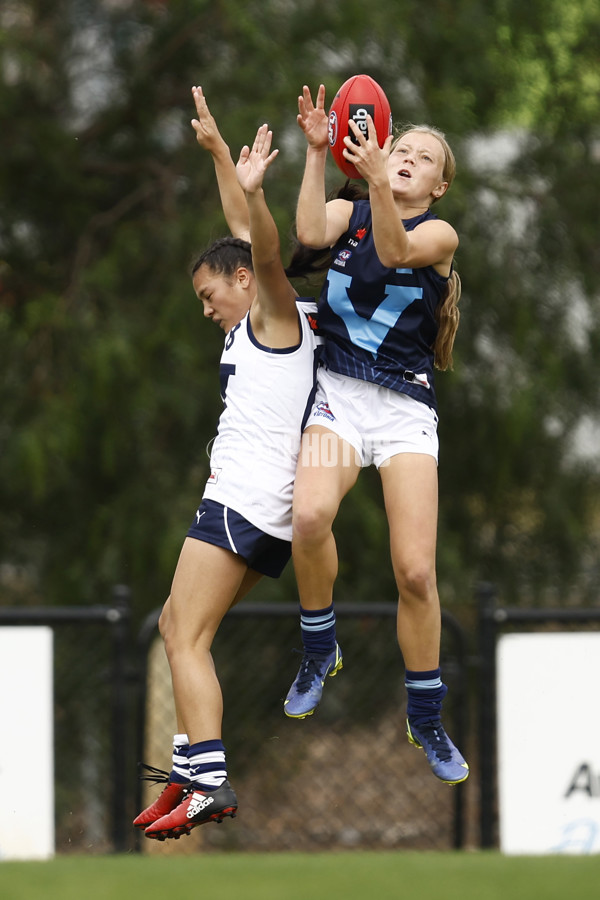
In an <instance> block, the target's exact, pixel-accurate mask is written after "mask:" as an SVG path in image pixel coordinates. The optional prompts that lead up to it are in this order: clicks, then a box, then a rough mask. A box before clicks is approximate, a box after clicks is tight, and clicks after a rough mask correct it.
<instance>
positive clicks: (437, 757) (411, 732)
mask: <svg viewBox="0 0 600 900" xmlns="http://www.w3.org/2000/svg"><path fill="white" fill-rule="evenodd" d="M406 733H407V735H408V740H409V741H410V743H411V744H414V746H415V747H420V748H421V749H423V750H424V751H425V755H426V756H427V762H428V763H429V765H430V766H431V769H432V771H433V774H434V775H436V776H437V777H438V778H439V779H440V781H445V782H446V784H460V782H461V781H465V780H466V779H467V778H468V777H469V766H468V765H467V763H466V762H465V761H464V759H463V757H462V756H461V754H460V753H459V751H458V750H457V749H456V747H455V746H454V744H453V743H452V741H451V740H450V738H449V737H448V735H447V734H446V732H445V731H444V727H443V725H442V723H441V720H440V719H439V718H435V719H431V720H430V721H428V722H427V721H426V722H421V723H420V724H419V725H414V724H411V722H410V721H409V720H408V719H407V720H406Z"/></svg>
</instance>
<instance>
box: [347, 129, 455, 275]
mask: <svg viewBox="0 0 600 900" xmlns="http://www.w3.org/2000/svg"><path fill="white" fill-rule="evenodd" d="M350 127H351V129H352V131H353V133H354V135H355V139H356V140H355V142H352V141H351V139H350V138H346V139H345V144H346V149H345V150H344V156H345V157H346V158H347V159H348V160H350V161H351V162H352V163H353V165H354V166H356V168H357V169H358V171H359V172H360V174H361V175H362V177H363V178H364V179H365V181H366V182H367V183H368V185H369V201H370V203H371V214H372V221H373V241H374V243H375V249H376V251H377V256H378V257H379V260H380V261H381V263H382V264H383V265H384V266H389V268H392V269H393V268H398V267H401V266H403V267H411V268H412V267H414V268H422V267H425V266H435V267H437V268H438V269H439V270H440V271H442V273H443V274H445V275H446V274H448V273H449V271H450V266H451V263H452V257H453V254H454V251H455V250H456V247H457V245H458V236H457V234H456V231H455V230H454V228H452V226H451V225H449V224H448V222H444V221H443V220H441V219H437V220H434V221H428V222H423V223H422V224H421V225H418V226H417V227H416V228H414V229H413V230H412V231H409V232H407V231H406V229H405V228H404V224H403V222H402V213H401V210H400V208H399V206H398V204H397V203H396V202H395V199H394V194H393V192H392V188H391V185H390V180H389V175H388V171H387V162H388V159H389V157H390V148H391V144H392V141H393V138H392V136H391V135H390V136H389V137H388V138H387V140H386V142H385V143H384V145H383V148H381V147H379V144H378V142H377V133H376V131H375V125H374V124H373V120H372V119H371V117H370V116H368V117H367V136H366V137H365V135H363V133H362V132H361V130H360V129H359V128H358V127H357V126H356V125H355V123H354V122H352V121H351V122H350Z"/></svg>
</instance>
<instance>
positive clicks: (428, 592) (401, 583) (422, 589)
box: [396, 562, 438, 605]
mask: <svg viewBox="0 0 600 900" xmlns="http://www.w3.org/2000/svg"><path fill="white" fill-rule="evenodd" d="M396 579H397V582H398V590H399V593H400V599H401V600H402V601H403V602H405V603H413V604H419V605H420V604H428V603H437V602H438V596H437V585H436V577H435V570H434V569H433V568H432V567H431V566H430V565H427V564H425V563H419V562H415V563H412V564H410V565H405V566H403V567H402V568H401V569H400V570H399V571H397V575H396Z"/></svg>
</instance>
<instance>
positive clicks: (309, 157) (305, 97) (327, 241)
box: [296, 85, 352, 250]
mask: <svg viewBox="0 0 600 900" xmlns="http://www.w3.org/2000/svg"><path fill="white" fill-rule="evenodd" d="M297 121H298V125H299V126H300V128H301V129H302V131H303V132H304V136H305V137H306V141H307V144H308V146H307V148H306V165H305V168H304V176H303V178H302V185H301V187H300V194H299V196H298V205H297V208H296V234H297V235H298V240H299V241H300V242H301V243H302V244H305V245H306V246H307V247H312V248H313V249H318V250H321V249H323V248H325V247H329V246H331V244H333V243H335V241H336V240H337V239H338V237H339V236H340V235H341V234H343V233H344V231H345V230H346V228H347V227H348V222H349V221H350V215H351V212H352V204H351V203H349V202H348V201H347V200H332V201H330V202H329V203H327V198H326V192H325V165H326V162H327V153H328V149H329V137H328V128H329V124H328V117H327V113H326V112H325V86H324V85H320V86H319V90H318V91H317V97H316V102H314V103H313V99H312V96H311V93H310V90H309V88H308V87H307V86H306V85H304V87H303V88H302V94H301V95H300V96H299V97H298V116H297Z"/></svg>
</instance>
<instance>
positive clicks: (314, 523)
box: [292, 497, 334, 544]
mask: <svg viewBox="0 0 600 900" xmlns="http://www.w3.org/2000/svg"><path fill="white" fill-rule="evenodd" d="M333 517H334V516H333V514H332V512H331V510H330V509H329V508H328V507H327V506H326V505H325V504H324V503H323V502H321V501H320V500H319V499H318V498H316V497H313V498H311V499H310V500H309V501H308V502H307V501H305V500H303V499H300V500H299V501H298V502H296V500H294V506H293V510H292V533H293V538H292V539H293V540H294V541H295V542H296V543H303V544H307V543H320V542H321V541H322V540H323V538H324V536H325V535H326V534H327V533H328V532H329V531H331V527H332V525H333Z"/></svg>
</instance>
